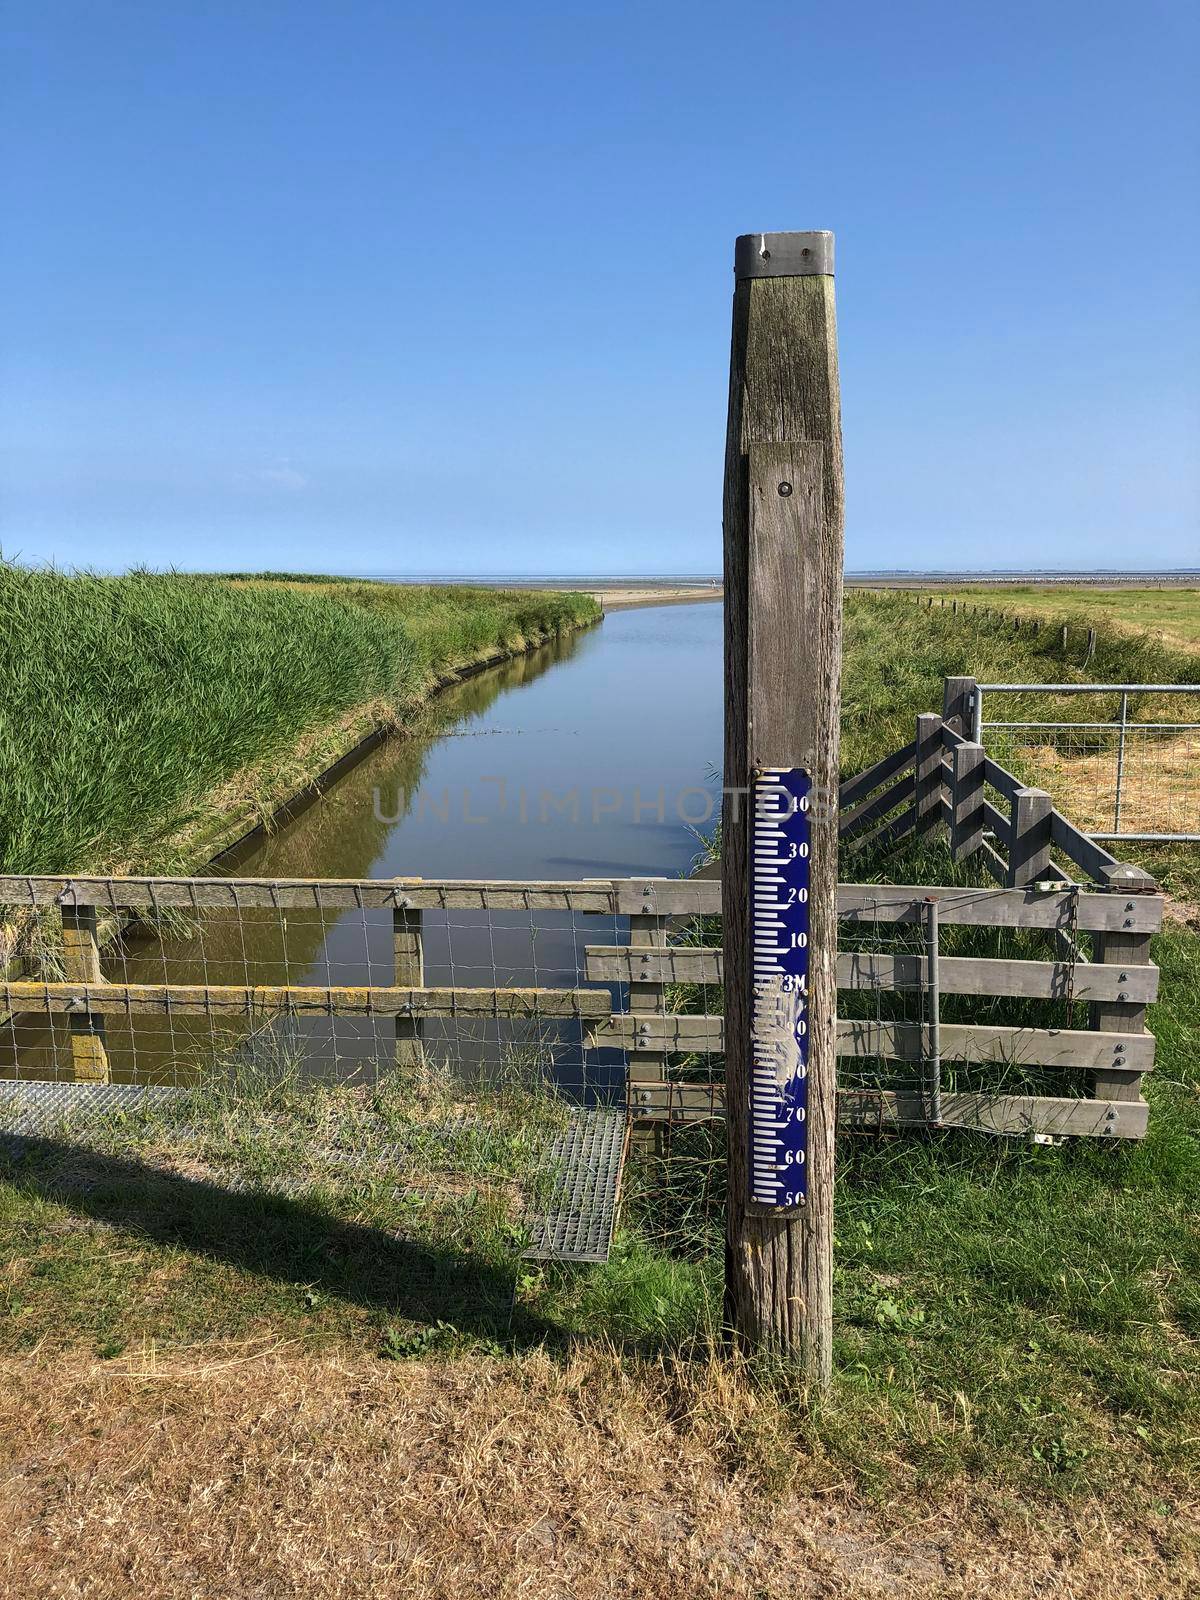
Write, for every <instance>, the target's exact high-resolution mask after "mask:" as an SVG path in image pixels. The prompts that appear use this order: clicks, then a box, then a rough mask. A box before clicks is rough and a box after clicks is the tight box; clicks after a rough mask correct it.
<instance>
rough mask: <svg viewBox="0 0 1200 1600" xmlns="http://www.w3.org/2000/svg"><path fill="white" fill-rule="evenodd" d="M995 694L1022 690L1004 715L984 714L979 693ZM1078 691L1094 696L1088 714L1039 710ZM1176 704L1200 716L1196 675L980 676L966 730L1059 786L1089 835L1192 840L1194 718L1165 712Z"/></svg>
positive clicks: (1198, 798) (1199, 733)
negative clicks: (1082, 679) (1094, 708)
mask: <svg viewBox="0 0 1200 1600" xmlns="http://www.w3.org/2000/svg"><path fill="white" fill-rule="evenodd" d="M997 694H1003V695H1010V696H1013V695H1019V696H1021V697H1022V698H1021V700H1020V701H1019V702H1018V703H1017V705H1016V707H1015V708H1014V709H1015V710H1017V711H1018V712H1025V713H1027V715H1025V716H1023V717H1021V716H1018V717H1017V718H1013V719H1011V720H1008V721H999V720H995V719H992V718H990V717H988V716H985V712H984V697H985V695H997ZM1081 695H1083V696H1090V697H1092V699H1091V701H1090V702H1089V704H1090V705H1094V704H1095V699H1096V697H1099V701H1100V707H1099V709H1100V712H1101V714H1100V715H1099V716H1098V717H1096V718H1095V719H1094V720H1091V721H1085V720H1082V719H1078V718H1072V717H1071V716H1070V715H1069V714H1068V715H1060V716H1047V715H1046V714H1045V711H1046V707H1045V702H1046V700H1047V699H1049V698H1050V697H1056V698H1057V697H1058V696H1073V697H1079V696H1081ZM1180 696H1182V697H1184V698H1183V700H1182V701H1180V700H1179V699H1178V698H1177V697H1180ZM1188 696H1190V697H1191V701H1190V703H1189V701H1188V699H1187V697H1188ZM1176 705H1178V706H1179V709H1180V712H1181V713H1183V714H1186V713H1188V712H1190V714H1191V716H1192V718H1193V719H1195V718H1197V717H1198V716H1200V683H980V684H977V685H976V686H975V690H974V704H973V707H972V715H973V738H974V740H975V742H976V743H979V744H985V745H986V746H987V750H988V754H989V755H990V756H992V757H993V758H994V759H996V760H997V761H999V762H1001V763H1002V764H1003V765H1005V766H1007V767H1014V768H1015V769H1016V770H1017V771H1018V772H1022V775H1023V776H1025V777H1026V778H1027V779H1028V781H1031V782H1036V783H1038V784H1040V785H1041V786H1043V787H1044V788H1047V789H1050V790H1052V792H1053V793H1054V794H1056V795H1057V796H1060V797H1061V799H1062V800H1063V802H1064V804H1065V808H1066V809H1067V810H1068V811H1069V813H1070V815H1071V817H1072V819H1073V820H1075V821H1076V822H1078V823H1079V825H1080V827H1081V828H1082V830H1083V831H1084V832H1085V833H1087V834H1088V835H1089V836H1090V837H1091V838H1093V839H1108V840H1118V839H1119V840H1124V841H1126V842H1129V843H1160V842H1161V843H1167V842H1175V841H1178V842H1188V843H1197V842H1200V720H1191V721H1187V720H1184V715H1180V716H1179V717H1178V718H1173V717H1167V716H1166V715H1165V714H1164V713H1165V712H1166V711H1167V710H1168V709H1173V708H1174V707H1175V706H1176ZM1059 709H1060V708H1059V707H1057V706H1051V708H1050V710H1051V711H1058V710H1059ZM1062 709H1066V710H1068V711H1069V706H1068V707H1067V708H1062ZM1039 712H1040V713H1042V714H1041V715H1040V716H1039V715H1037V713H1039Z"/></svg>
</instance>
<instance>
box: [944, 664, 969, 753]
mask: <svg viewBox="0 0 1200 1600" xmlns="http://www.w3.org/2000/svg"><path fill="white" fill-rule="evenodd" d="M974 703H975V679H974V678H944V679H943V680H942V721H943V722H944V723H945V724H946V726H947V727H948V728H949V729H950V731H951V732H952V733H957V734H959V735H960V736H961V737H962V738H964V739H969V738H970V737H971V729H972V727H973V726H974V720H973V717H972V711H973V708H974Z"/></svg>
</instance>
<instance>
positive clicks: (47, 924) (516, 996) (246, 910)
mask: <svg viewBox="0 0 1200 1600" xmlns="http://www.w3.org/2000/svg"><path fill="white" fill-rule="evenodd" d="M213 881H214V882H215V881H216V880H213ZM228 887H229V894H228V897H227V902H226V903H225V904H216V905H212V904H204V903H203V899H204V896H203V895H198V896H197V899H196V903H195V904H192V905H187V904H183V905H179V904H170V905H160V906H159V907H158V908H157V909H155V908H154V907H153V906H152V905H151V906H148V907H145V908H139V910H138V911H137V912H122V911H120V910H116V911H112V912H108V913H105V912H103V911H102V912H101V913H100V915H99V916H98V917H97V919H96V922H95V945H96V962H97V969H98V970H95V971H93V972H92V973H91V974H88V973H82V974H81V973H80V972H78V971H73V970H72V967H73V966H75V965H77V963H76V962H74V961H73V959H72V950H71V947H70V941H69V939H64V920H66V921H67V922H69V920H70V916H71V910H72V908H71V907H69V906H68V907H66V908H64V909H60V908H59V907H57V906H55V905H50V906H45V905H42V906H38V907H37V908H36V909H35V908H33V907H31V906H30V905H28V904H26V905H20V906H14V905H10V906H8V907H5V908H2V909H0V925H2V926H3V928H4V930H5V932H4V938H5V948H4V951H3V955H4V959H5V971H6V975H7V977H8V979H9V980H10V981H9V983H8V986H7V988H8V999H9V1001H10V1003H9V1004H8V1005H7V1006H5V1007H4V1008H3V1009H2V1011H0V1077H4V1078H23V1079H30V1080H50V1081H56V1080H57V1081H65V1080H70V1079H73V1078H78V1077H80V1076H87V1075H88V1074H87V1073H86V1071H85V1072H81V1071H80V1065H81V1059H82V1058H83V1057H85V1056H86V1051H85V1050H83V1049H81V1044H82V1042H83V1041H84V1040H85V1038H86V1036H87V1035H88V1034H89V1033H90V1036H91V1038H92V1039H93V1041H98V1042H99V1045H100V1048H101V1050H102V1068H101V1070H102V1073H103V1075H104V1076H105V1077H106V1078H107V1079H108V1080H110V1081H112V1082H119V1083H143V1084H173V1085H189V1084H192V1083H194V1082H196V1081H197V1080H198V1079H199V1078H200V1077H201V1076H203V1075H205V1074H207V1073H211V1072H214V1071H221V1070H225V1071H232V1070H235V1069H237V1068H239V1067H242V1066H244V1065H246V1064H247V1063H253V1062H255V1061H257V1060H264V1059H266V1057H267V1056H269V1055H270V1056H274V1057H280V1056H284V1057H286V1058H287V1059H288V1060H289V1061H290V1062H291V1063H292V1066H293V1069H294V1070H295V1071H296V1072H298V1073H299V1074H300V1075H301V1076H303V1077H310V1078H313V1079H318V1078H320V1079H332V1080H348V1079H351V1078H353V1079H355V1080H358V1081H369V1080H370V1079H371V1078H372V1077H374V1076H375V1075H376V1074H377V1073H378V1072H379V1071H380V1070H381V1068H385V1067H391V1066H392V1065H394V1064H395V1062H396V1061H397V1059H398V1058H399V1059H407V1060H409V1061H411V1060H413V1059H414V1056H416V1055H419V1057H420V1059H421V1060H422V1061H423V1062H424V1063H425V1064H427V1065H428V1066H429V1067H430V1068H433V1069H436V1070H439V1071H443V1072H449V1073H451V1074H452V1075H453V1076H455V1077H456V1078H458V1079H460V1080H461V1081H463V1082H464V1083H475V1082H479V1083H486V1082H488V1081H491V1080H495V1079H497V1078H498V1077H511V1076H512V1075H513V1074H514V1073H520V1072H522V1071H525V1072H528V1073H529V1074H530V1075H532V1076H536V1077H538V1078H539V1079H542V1080H545V1081H548V1082H550V1083H553V1084H554V1085H555V1086H556V1087H557V1088H558V1089H559V1090H560V1091H561V1092H562V1093H563V1094H564V1095H565V1096H566V1097H567V1098H569V1099H571V1100H573V1101H575V1102H577V1103H579V1104H584V1105H603V1104H616V1103H618V1102H619V1103H622V1104H623V1099H624V1075H625V1054H624V1052H623V1050H620V1049H618V1048H615V1047H607V1048H599V1049H595V1048H587V1047H586V1045H585V1028H586V1025H587V1022H588V1016H587V1015H585V1013H584V1010H583V1009H581V1008H580V1006H578V1005H575V1004H573V1003H572V996H573V995H576V994H577V992H578V989H579V987H580V985H581V983H582V981H583V980H582V973H583V969H584V960H585V958H584V949H585V946H586V944H588V943H590V942H593V941H595V940H596V938H597V936H598V935H599V936H600V937H602V938H605V939H607V940H609V941H610V942H614V943H615V942H617V941H622V942H623V941H624V940H625V939H627V937H628V919H627V918H618V917H616V916H613V915H609V916H607V917H605V916H602V915H596V914H592V915H585V914H584V913H581V912H578V911H576V910H574V909H570V908H567V909H538V908H536V907H533V906H528V907H523V908H522V907H514V908H504V909H495V908H492V907H489V906H485V905H479V906H467V907H459V906H454V905H450V906H447V907H446V908H436V907H435V908H429V909H424V910H422V911H421V912H420V913H419V921H418V922H417V923H416V925H417V926H418V927H419V934H418V935H417V938H418V940H419V954H418V961H419V968H418V970H416V971H413V970H412V969H411V966H410V969H409V970H408V971H407V972H404V971H401V970H398V966H400V965H402V963H400V964H398V960H397V956H398V951H399V948H400V945H399V941H400V940H402V939H406V938H407V939H408V940H410V941H411V937H412V936H411V934H407V933H405V934H402V933H400V932H399V925H398V923H397V914H396V912H395V911H394V910H392V909H389V908H388V907H387V906H386V905H379V904H375V905H371V904H366V903H360V904H357V905H352V906H349V907H347V906H345V905H338V904H331V905H329V906H324V905H321V904H319V903H314V904H312V905H310V906H307V907H305V906H295V905H285V904H277V905H269V904H268V905H263V904H261V903H246V904H239V903H238V899H239V896H238V886H237V884H236V883H231V884H229V886H228ZM120 893H121V888H120V884H119V881H114V894H115V895H116V896H118V897H119V896H120ZM174 898H175V899H178V898H179V896H174ZM251 898H261V897H251ZM313 899H314V902H319V901H320V899H321V885H320V884H314V885H313ZM411 917H412V914H411V913H410V914H409V918H410V920H409V921H408V922H406V923H405V927H406V928H409V927H411V926H413V925H414V924H413V922H412V920H411ZM72 980H76V981H75V982H74V986H73V992H72V993H70V994H64V993H63V990H64V988H65V987H67V986H68V985H70V984H71V983H72ZM405 985H409V986H415V987H417V988H419V989H420V990H421V991H422V993H421V995H419V996H416V997H413V998H414V1000H415V1003H414V1004H408V1003H406V1001H405V997H404V993H403V989H404V986H405ZM613 993H614V998H615V999H616V1001H617V1003H618V1004H620V1003H621V1001H620V998H619V991H617V990H615V989H614V991H613ZM607 1005H608V1001H607V997H605V1003H604V1006H603V1009H607ZM97 1075H99V1074H97Z"/></svg>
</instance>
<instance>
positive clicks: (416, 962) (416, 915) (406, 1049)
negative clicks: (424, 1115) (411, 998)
mask: <svg viewBox="0 0 1200 1600" xmlns="http://www.w3.org/2000/svg"><path fill="white" fill-rule="evenodd" d="M421 918H422V913H421V912H420V911H406V910H397V911H393V912H392V962H393V967H392V982H393V984H394V985H395V987H396V988H398V989H402V988H414V989H423V988H424V987H425V940H424V935H423V932H422V925H421ZM424 1060H425V1050H424V1045H423V1042H422V1037H421V1019H420V1017H416V1016H412V1015H409V1016H398V1017H397V1018H396V1065H397V1066H398V1067H402V1068H409V1069H412V1068H416V1067H420V1066H421V1065H422V1064H423V1063H424Z"/></svg>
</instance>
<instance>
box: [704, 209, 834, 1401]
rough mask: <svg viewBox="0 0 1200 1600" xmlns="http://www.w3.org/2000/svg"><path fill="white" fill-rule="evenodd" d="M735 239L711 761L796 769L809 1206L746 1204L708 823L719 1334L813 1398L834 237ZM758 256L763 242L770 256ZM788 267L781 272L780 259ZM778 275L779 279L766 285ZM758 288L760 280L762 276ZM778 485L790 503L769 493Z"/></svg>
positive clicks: (746, 1082) (743, 1021) (736, 1059)
mask: <svg viewBox="0 0 1200 1600" xmlns="http://www.w3.org/2000/svg"><path fill="white" fill-rule="evenodd" d="M798 237H799V236H796V235H787V234H779V235H765V236H763V235H759V236H758V237H757V238H754V237H751V236H744V237H743V238H742V239H740V240H739V241H738V246H737V249H736V251H735V258H736V260H737V261H738V262H739V263H740V264H743V265H744V263H745V262H749V263H750V266H749V268H748V269H747V270H746V271H745V272H743V271H742V270H741V269H740V267H739V270H738V272H737V275H736V276H737V283H736V288H735V291H734V303H733V337H732V341H731V350H730V372H729V417H728V427H727V431H726V455H725V496H724V516H723V526H724V558H725V675H726V678H725V681H726V690H725V746H724V763H723V767H724V781H725V784H726V785H727V789H726V793H727V796H730V795H732V794H735V793H738V792H739V791H740V792H741V793H742V794H743V795H744V794H747V793H748V791H749V786H750V781H751V774H752V772H753V770H754V768H755V767H770V766H781V767H795V766H802V767H805V768H806V769H807V770H808V772H809V774H810V776H811V779H812V784H813V793H814V795H815V797H816V799H817V800H818V801H819V802H824V803H821V804H818V805H815V806H814V807H813V809H812V811H811V812H810V818H809V822H810V843H811V854H810V857H809V901H808V905H809V919H810V920H809V992H808V1027H809V1073H808V1085H807V1091H808V1116H807V1124H806V1126H807V1138H808V1153H807V1160H806V1172H807V1174H808V1185H807V1188H808V1194H807V1202H806V1204H805V1205H804V1206H803V1208H801V1209H799V1210H789V1211H785V1212H769V1211H766V1210H764V1209H763V1208H761V1207H756V1206H755V1205H754V1203H753V1202H752V1201H751V1200H750V1198H749V1197H750V1194H751V1185H750V1173H749V1155H750V1136H749V1113H750V1082H751V1077H750V1071H751V1067H750V1045H751V1014H752V1007H753V986H752V981H751V953H750V917H749V877H750V873H749V852H748V842H749V831H750V830H749V824H748V815H747V812H748V808H747V807H746V806H745V805H743V806H742V807H741V808H740V811H738V812H736V813H735V811H734V809H733V807H732V805H728V804H727V805H726V808H725V812H724V814H723V820H722V849H723V852H724V858H725V875H724V912H723V916H724V937H725V946H726V954H727V978H726V991H727V994H726V1004H727V1006H728V1009H729V1021H730V1051H729V1058H728V1063H727V1065H728V1071H729V1108H730V1109H729V1140H728V1148H729V1163H728V1168H727V1172H728V1204H727V1207H726V1272H725V1299H726V1319H727V1322H728V1324H729V1326H730V1327H731V1328H732V1329H733V1330H734V1333H735V1336H736V1337H737V1338H738V1339H740V1340H741V1341H742V1342H743V1343H744V1344H747V1345H749V1346H752V1347H757V1346H760V1345H761V1346H767V1347H774V1348H775V1349H776V1350H777V1351H779V1352H785V1353H788V1354H790V1355H793V1356H796V1357H799V1359H800V1361H801V1362H802V1363H803V1365H804V1366H805V1367H806V1368H807V1370H808V1372H809V1374H810V1376H811V1377H813V1378H814V1379H815V1380H816V1381H817V1382H818V1383H824V1382H827V1381H828V1377H829V1373H830V1367H831V1360H832V1328H833V1318H832V1283H833V1274H832V1241H833V1124H834V1099H835V1096H834V1074H835V1058H834V1050H833V1013H834V1007H835V1004H836V992H835V989H834V975H833V967H834V952H835V947H836V942H837V926H836V920H835V894H836V883H837V813H836V807H835V806H834V805H833V804H832V803H831V802H832V801H833V799H834V797H835V796H836V794H837V792H838V733H839V722H838V710H837V708H838V704H839V700H840V694H839V677H840V671H841V618H842V549H843V543H842V538H843V479H842V443H841V419H840V411H839V398H838V371H837V335H836V331H835V325H834V294H833V277H832V270H831V269H832V261H831V260H830V261H829V263H828V268H827V270H826V271H824V272H817V273H813V274H811V275H810V271H809V268H808V267H805V268H804V270H803V271H802V272H800V273H799V274H798V275H792V273H791V271H790V270H789V269H790V267H791V266H792V265H794V264H795V263H797V262H801V261H803V260H808V261H810V262H812V264H815V265H818V266H821V265H824V262H822V261H821V260H820V259H819V258H820V256H821V255H822V252H823V250H824V248H825V246H826V245H827V246H828V247H829V248H830V250H831V248H832V240H831V239H823V238H822V236H819V235H815V236H813V243H812V248H811V249H810V248H809V246H805V247H804V249H805V250H806V251H807V252H808V254H807V256H802V255H801V249H800V245H799V243H798ZM768 241H770V242H769V243H768ZM793 251H794V252H795V257H794V259H793V255H792V252H793ZM781 269H782V270H781ZM763 273H765V274H767V275H763ZM785 483H786V485H787V489H786V492H785V490H784V487H783V485H784V484H785Z"/></svg>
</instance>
